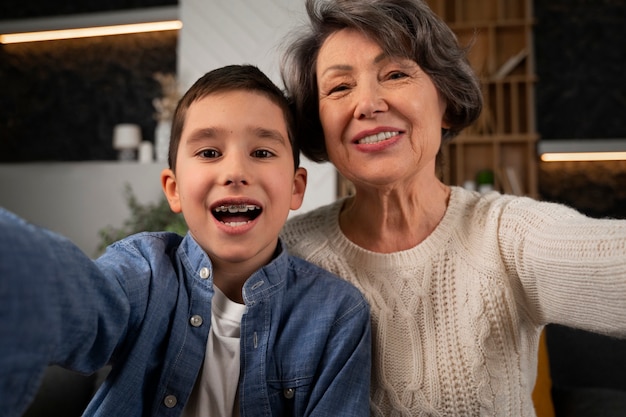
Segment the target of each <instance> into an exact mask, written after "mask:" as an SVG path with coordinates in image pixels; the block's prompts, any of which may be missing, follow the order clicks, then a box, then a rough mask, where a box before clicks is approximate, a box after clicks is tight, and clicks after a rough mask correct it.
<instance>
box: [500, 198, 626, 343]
mask: <svg viewBox="0 0 626 417" xmlns="http://www.w3.org/2000/svg"><path fill="white" fill-rule="evenodd" d="M499 221H500V224H499V239H500V250H501V252H502V253H501V256H502V259H503V262H504V264H505V266H506V268H507V271H508V273H509V276H514V277H517V278H518V279H519V285H520V286H521V288H520V289H521V290H522V291H523V297H524V299H525V302H526V303H527V304H526V305H525V306H526V308H528V309H530V310H532V311H530V313H531V315H532V316H534V317H535V319H536V320H537V322H538V324H547V323H558V324H563V325H566V326H570V327H575V328H581V329H585V330H589V331H593V332H598V333H604V334H609V335H615V336H620V337H626V221H623V220H609V219H592V218H589V217H586V216H584V215H582V214H580V213H578V212H577V211H575V210H573V209H571V208H568V207H566V206H563V205H559V204H554V203H546V202H537V201H534V200H531V199H528V198H514V199H510V200H508V203H506V206H505V207H504V208H503V209H502V212H501V216H500V218H499ZM518 295H519V294H518ZM522 305H524V303H522ZM527 313H529V312H528V311H527Z"/></svg>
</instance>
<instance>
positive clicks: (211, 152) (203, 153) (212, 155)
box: [198, 149, 220, 159]
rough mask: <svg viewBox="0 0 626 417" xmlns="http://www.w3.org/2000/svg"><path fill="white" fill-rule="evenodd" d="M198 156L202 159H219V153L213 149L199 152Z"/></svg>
mask: <svg viewBox="0 0 626 417" xmlns="http://www.w3.org/2000/svg"><path fill="white" fill-rule="evenodd" d="M198 155H199V156H201V157H202V158H207V159H212V158H217V157H219V156H220V153H219V152H218V151H216V150H215V149H203V150H201V151H200V152H198Z"/></svg>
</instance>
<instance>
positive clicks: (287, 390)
mask: <svg viewBox="0 0 626 417" xmlns="http://www.w3.org/2000/svg"><path fill="white" fill-rule="evenodd" d="M295 392H296V390H295V389H293V388H285V389H284V390H283V395H284V396H285V398H287V399H288V400H290V399H292V398H293V395H294V394H295Z"/></svg>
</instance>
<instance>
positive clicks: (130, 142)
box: [113, 123, 141, 161]
mask: <svg viewBox="0 0 626 417" xmlns="http://www.w3.org/2000/svg"><path fill="white" fill-rule="evenodd" d="M140 143H141V128H140V127H139V125H136V124H133V123H122V124H118V125H115V127H114V128H113V149H115V150H116V151H118V153H117V159H118V160H120V161H134V160H135V159H136V152H137V148H138V147H139V144H140Z"/></svg>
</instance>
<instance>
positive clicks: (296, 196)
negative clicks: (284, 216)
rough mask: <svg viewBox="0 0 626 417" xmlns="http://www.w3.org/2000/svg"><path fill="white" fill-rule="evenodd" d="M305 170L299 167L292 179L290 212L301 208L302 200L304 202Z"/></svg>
mask: <svg viewBox="0 0 626 417" xmlns="http://www.w3.org/2000/svg"><path fill="white" fill-rule="evenodd" d="M306 178H307V172H306V169H304V168H302V167H300V168H297V169H296V174H295V175H294V178H293V187H292V191H291V206H290V207H289V208H290V209H291V210H297V209H299V208H300V207H301V206H302V200H304V190H305V189H306Z"/></svg>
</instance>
